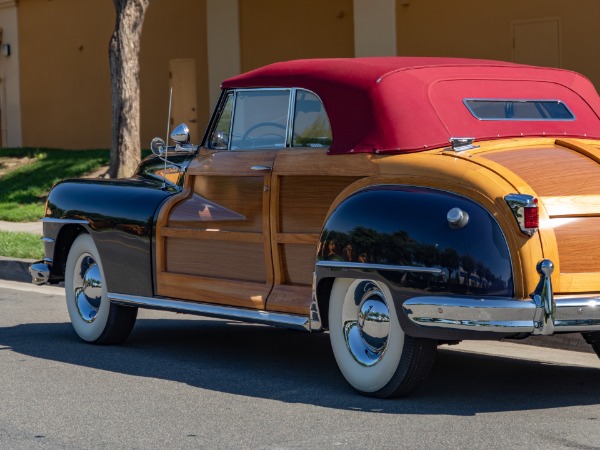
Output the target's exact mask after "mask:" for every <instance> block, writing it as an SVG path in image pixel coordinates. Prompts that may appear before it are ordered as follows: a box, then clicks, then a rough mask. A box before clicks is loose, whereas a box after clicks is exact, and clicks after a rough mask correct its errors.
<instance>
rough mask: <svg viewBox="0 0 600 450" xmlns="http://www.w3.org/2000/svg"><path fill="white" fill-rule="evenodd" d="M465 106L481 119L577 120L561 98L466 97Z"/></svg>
mask: <svg viewBox="0 0 600 450" xmlns="http://www.w3.org/2000/svg"><path fill="white" fill-rule="evenodd" d="M463 102H464V104H465V106H466V107H467V108H468V109H469V111H470V112H471V114H472V115H473V117H475V118H476V119H479V120H539V121H544V120H575V116H574V115H573V113H572V112H571V110H570V109H569V108H568V106H567V105H566V104H564V103H563V102H562V101H560V100H521V99H474V98H471V99H464V100H463Z"/></svg>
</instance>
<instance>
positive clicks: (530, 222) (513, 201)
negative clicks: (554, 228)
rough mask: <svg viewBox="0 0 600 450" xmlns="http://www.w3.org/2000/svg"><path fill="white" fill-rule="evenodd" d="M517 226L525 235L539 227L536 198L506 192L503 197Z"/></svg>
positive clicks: (531, 233)
mask: <svg viewBox="0 0 600 450" xmlns="http://www.w3.org/2000/svg"><path fill="white" fill-rule="evenodd" d="M504 200H506V203H507V204H508V206H509V207H510V209H511V211H512V213H513V215H514V216H515V219H516V220H517V223H518V224H519V228H520V229H521V231H522V232H523V233H525V234H526V235H527V236H532V235H533V234H534V233H535V232H536V231H537V229H538V228H539V227H540V217H539V209H538V199H537V198H535V197H533V196H532V195H527V194H508V195H507V196H505V197H504Z"/></svg>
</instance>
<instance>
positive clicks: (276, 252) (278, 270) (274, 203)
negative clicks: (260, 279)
mask: <svg viewBox="0 0 600 450" xmlns="http://www.w3.org/2000/svg"><path fill="white" fill-rule="evenodd" d="M280 197H281V177H280V176H278V175H277V174H275V175H273V176H272V177H271V200H270V201H271V210H270V212H269V214H270V216H269V217H270V225H271V230H270V231H271V234H270V237H271V252H272V255H273V259H272V262H273V283H274V284H276V285H278V284H283V283H284V282H285V275H284V271H283V256H282V254H281V247H280V246H279V245H277V230H279V204H280V201H279V200H280Z"/></svg>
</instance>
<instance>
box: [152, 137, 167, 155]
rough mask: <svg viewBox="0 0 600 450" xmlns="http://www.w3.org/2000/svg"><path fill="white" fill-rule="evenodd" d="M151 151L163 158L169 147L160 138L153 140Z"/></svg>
mask: <svg viewBox="0 0 600 450" xmlns="http://www.w3.org/2000/svg"><path fill="white" fill-rule="evenodd" d="M150 149H151V150H152V153H154V154H155V155H157V156H162V155H163V154H164V153H165V151H166V150H167V146H166V145H165V141H163V140H162V139H161V138H159V137H155V138H154V139H152V142H150Z"/></svg>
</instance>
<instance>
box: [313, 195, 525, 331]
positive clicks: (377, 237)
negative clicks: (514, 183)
mask: <svg viewBox="0 0 600 450" xmlns="http://www.w3.org/2000/svg"><path fill="white" fill-rule="evenodd" d="M453 208H458V209H459V210H460V211H461V212H462V213H463V214H464V215H465V217H467V219H466V220H465V221H464V223H460V224H458V226H457V225H452V224H451V223H450V221H449V219H448V213H449V211H450V210H452V209H453ZM455 212H456V210H455ZM316 275H317V278H316V283H317V285H316V293H317V299H318V302H319V308H320V310H321V311H323V309H325V308H326V305H327V303H328V300H329V299H328V292H329V291H328V290H327V289H324V288H323V287H322V286H327V285H330V284H331V278H357V277H362V278H365V277H368V278H371V279H379V280H381V281H384V282H385V283H386V284H387V285H388V286H389V288H390V290H391V291H392V294H393V297H394V302H395V304H396V310H397V311H402V304H403V303H404V301H406V300H407V299H409V298H414V297H418V296H432V295H440V296H442V295H445V296H448V295H468V296H470V297H472V296H482V297H483V296H485V297H495V296H500V297H504V298H506V297H514V286H513V269H512V263H511V255H510V251H509V247H508V244H507V241H506V238H505V236H504V233H503V231H502V230H501V229H500V226H499V225H498V223H497V222H496V220H495V219H494V218H493V217H492V215H491V214H490V213H489V212H488V211H486V210H485V208H483V207H482V206H481V205H479V204H478V203H476V202H474V201H473V200H470V199H468V198H465V197H462V196H459V195H456V194H453V193H450V192H446V191H442V190H437V189H431V188H423V187H412V186H396V185H380V186H371V187H368V188H365V189H362V190H360V191H358V192H356V193H354V194H352V195H350V196H349V197H348V198H346V199H345V200H344V201H343V202H341V203H340V204H339V205H338V206H337V207H336V208H335V209H334V210H333V212H332V213H331V215H330V217H329V218H328V219H327V221H326V223H325V226H324V229H323V232H322V234H321V237H320V241H319V248H318V252H317V269H316ZM325 318H326V317H325ZM400 320H401V322H402V325H403V328H405V331H406V332H407V333H409V334H415V335H417V334H419V333H418V330H415V329H414V327H415V326H414V325H413V324H409V323H408V322H406V321H404V320H403V318H402V317H401V318H400ZM410 331H412V333H410Z"/></svg>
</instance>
